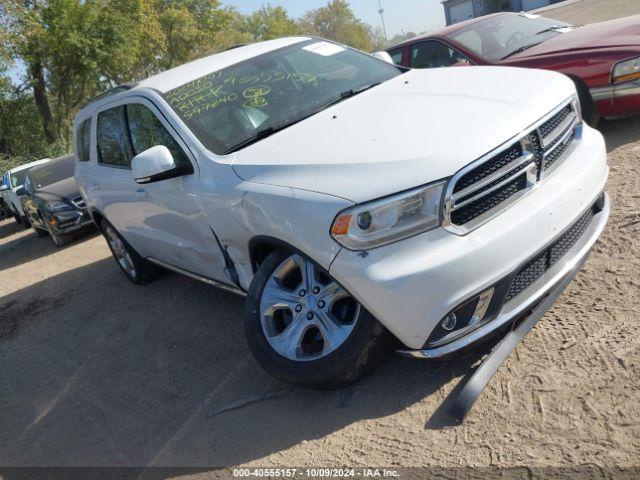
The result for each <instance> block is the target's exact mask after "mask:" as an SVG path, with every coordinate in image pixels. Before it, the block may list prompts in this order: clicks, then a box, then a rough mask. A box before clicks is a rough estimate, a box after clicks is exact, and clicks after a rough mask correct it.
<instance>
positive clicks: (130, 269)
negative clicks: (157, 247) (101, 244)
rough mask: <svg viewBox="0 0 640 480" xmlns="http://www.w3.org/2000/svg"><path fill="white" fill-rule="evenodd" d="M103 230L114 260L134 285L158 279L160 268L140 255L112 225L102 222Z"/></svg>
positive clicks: (105, 221)
mask: <svg viewBox="0 0 640 480" xmlns="http://www.w3.org/2000/svg"><path fill="white" fill-rule="evenodd" d="M101 230H102V234H103V235H104V237H105V238H106V240H107V245H109V250H111V253H112V254H113V258H114V259H115V260H116V263H117V264H118V266H119V267H120V269H121V270H122V271H123V272H124V274H125V275H126V276H127V278H128V279H129V280H130V281H131V282H132V283H135V284H136V285H144V284H146V283H149V282H150V281H152V280H153V279H154V278H155V277H156V275H157V273H158V268H157V267H155V266H154V265H153V264H151V263H150V262H149V261H147V260H145V259H144V258H143V257H142V256H141V255H140V254H138V252H136V251H135V250H134V249H133V247H132V246H131V245H129V243H128V242H127V241H126V240H125V239H124V238H123V237H122V235H120V233H119V232H118V231H117V230H116V229H115V227H114V226H113V225H111V223H109V222H108V221H107V220H102V224H101Z"/></svg>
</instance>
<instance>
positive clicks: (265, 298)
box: [260, 254, 361, 361]
mask: <svg viewBox="0 0 640 480" xmlns="http://www.w3.org/2000/svg"><path fill="white" fill-rule="evenodd" d="M360 310H361V307H360V304H359V303H358V302H357V301H356V300H355V299H354V298H353V297H351V295H349V293H348V292H347V291H346V290H345V289H344V288H342V287H341V286H340V285H338V284H337V283H336V282H335V280H333V279H332V278H331V277H330V276H329V274H328V273H326V272H325V271H324V270H323V269H321V268H320V267H318V266H316V265H315V264H314V263H313V262H311V261H309V260H307V259H306V258H304V257H302V256H301V255H298V254H294V255H292V256H290V257H289V258H287V259H286V260H284V261H283V262H282V263H281V264H280V265H279V266H278V267H277V268H276V269H275V270H274V272H273V273H272V274H271V276H270V278H269V280H268V281H267V284H266V285H265V287H264V289H263V291H262V296H261V299H260V321H261V326H262V331H263V333H264V335H265V337H266V338H267V341H268V342H269V344H270V345H271V347H272V348H273V349H274V350H275V351H276V352H277V353H278V354H280V355H282V356H283V357H285V358H287V359H289V360H294V361H309V360H317V359H319V358H322V357H325V356H327V355H329V354H330V353H332V352H334V351H335V350H336V349H338V348H339V347H340V346H341V345H342V344H343V343H344V342H345V341H346V340H347V338H348V337H349V335H350V334H351V332H352V331H353V328H354V327H355V325H356V322H357V321H358V318H359V317H360Z"/></svg>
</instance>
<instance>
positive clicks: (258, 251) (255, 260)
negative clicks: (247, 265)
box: [249, 235, 301, 274]
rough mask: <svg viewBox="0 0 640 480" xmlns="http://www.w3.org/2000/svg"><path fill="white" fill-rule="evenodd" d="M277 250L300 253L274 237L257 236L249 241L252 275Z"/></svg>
mask: <svg viewBox="0 0 640 480" xmlns="http://www.w3.org/2000/svg"><path fill="white" fill-rule="evenodd" d="M277 248H282V249H286V250H289V251H291V252H298V253H301V252H300V250H299V249H297V248H296V247H294V246H293V245H291V244H290V243H288V242H285V241H284V240H281V239H279V238H276V237H271V236H268V235H257V236H255V237H253V238H252V239H251V240H249V259H250V262H251V270H252V272H253V273H254V274H255V273H256V271H257V270H258V267H260V265H261V264H262V262H264V261H265V260H266V258H267V257H268V256H269V255H270V254H271V252H273V251H274V250H275V249H277Z"/></svg>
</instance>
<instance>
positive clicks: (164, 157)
mask: <svg viewBox="0 0 640 480" xmlns="http://www.w3.org/2000/svg"><path fill="white" fill-rule="evenodd" d="M131 171H132V173H133V178H134V180H135V181H136V183H140V184H144V183H153V182H159V181H161V180H167V179H169V178H175V177H180V176H182V175H186V174H188V173H193V168H192V167H191V165H190V164H188V165H181V166H176V162H175V161H174V159H173V155H171V152H170V151H169V149H168V148H167V147H165V146H164V145H156V146H155V147H151V148H149V149H147V150H145V151H144V152H141V153H139V154H138V155H136V156H135V157H133V160H132V161H131Z"/></svg>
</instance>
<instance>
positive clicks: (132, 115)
mask: <svg viewBox="0 0 640 480" xmlns="http://www.w3.org/2000/svg"><path fill="white" fill-rule="evenodd" d="M127 120H128V122H129V133H130V134H131V146H132V148H133V155H137V154H139V153H140V152H144V151H145V150H147V149H149V148H151V147H155V146H156V145H164V146H165V147H167V148H168V149H169V151H170V152H171V155H173V159H174V160H175V162H176V166H179V165H186V164H189V159H188V158H187V155H186V154H185V153H184V150H182V148H181V147H180V145H179V144H178V142H176V140H175V139H174V138H173V136H172V135H171V134H170V133H169V132H168V131H167V129H166V128H164V125H162V122H161V121H160V119H158V117H156V116H155V114H154V113H153V112H152V111H151V110H149V109H148V108H147V107H145V106H144V105H141V104H139V103H132V104H129V105H127Z"/></svg>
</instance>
